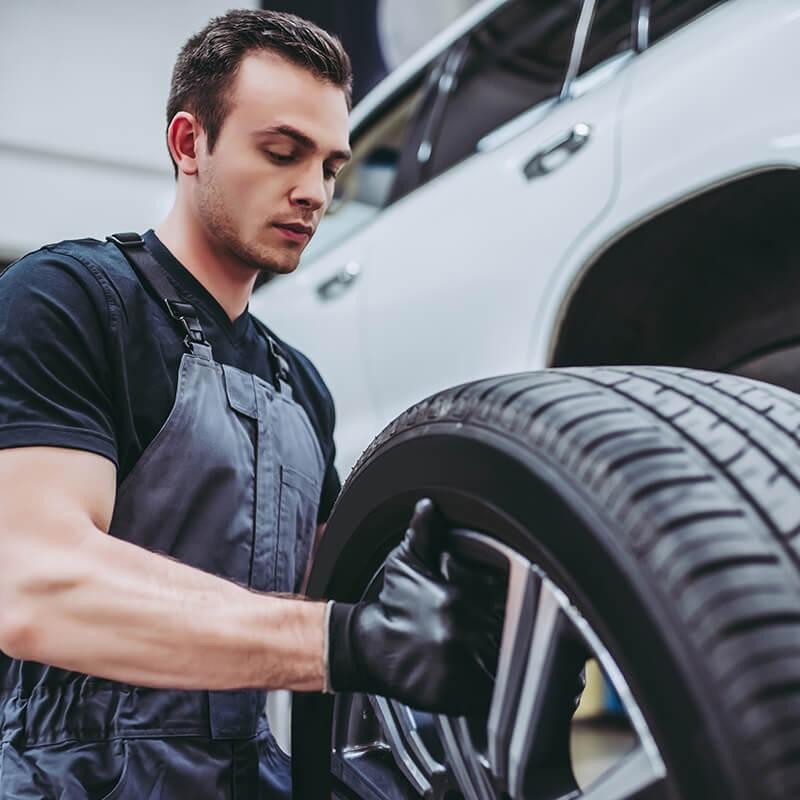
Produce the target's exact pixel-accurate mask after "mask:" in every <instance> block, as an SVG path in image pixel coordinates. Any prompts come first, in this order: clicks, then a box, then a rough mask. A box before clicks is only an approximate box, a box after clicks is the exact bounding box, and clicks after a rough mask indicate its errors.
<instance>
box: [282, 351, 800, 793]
mask: <svg viewBox="0 0 800 800" xmlns="http://www.w3.org/2000/svg"><path fill="white" fill-rule="evenodd" d="M799 437H800V397H797V396H795V395H793V394H791V393H790V392H787V391H785V390H782V389H779V388H777V387H773V386H769V385H766V384H762V383H758V382H755V381H750V380H746V379H742V378H737V377H733V376H730V375H720V374H715V373H709V372H699V371H695V370H688V369H672V368H662V367H605V368H575V369H560V370H551V371H543V372H536V373H526V374H520V375H514V376H506V377H502V378H494V379H490V380H485V381H479V382H477V383H472V384H467V385H464V386H460V387H456V388H454V389H450V390H447V391H444V392H442V393H439V394H437V395H434V396H433V397H431V398H428V399H427V400H425V401H423V402H421V403H419V404H418V405H416V406H414V407H412V408H411V409H409V410H408V411H407V412H405V413H404V414H402V415H401V416H400V417H398V418H397V419H396V420H395V421H394V422H392V423H391V424H390V425H389V426H388V427H387V428H386V430H385V431H384V432H383V433H382V434H381V435H380V436H378V437H377V438H376V440H375V441H374V442H373V443H372V445H370V447H369V448H368V449H367V451H366V452H365V453H364V455H363V456H362V458H361V459H360V461H359V462H358V464H357V465H356V467H355V468H354V470H353V472H352V473H351V475H350V477H349V478H348V480H347V483H346V485H345V488H344V490H343V492H342V495H341V496H340V498H339V501H338V502H337V505H336V508H335V511H334V514H333V516H332V518H331V520H330V522H329V525H328V530H327V533H326V536H325V538H324V541H323V543H322V546H321V549H320V552H319V554H318V557H317V559H316V563H315V567H314V570H313V573H312V576H311V581H310V586H309V593H310V594H311V595H312V596H316V597H331V598H333V599H339V600H348V601H353V600H356V599H357V598H358V597H360V596H361V594H362V592H363V591H364V588H365V586H366V585H367V583H368V581H369V579H370V577H371V576H372V575H374V573H375V571H376V570H377V569H378V568H379V566H380V564H381V563H382V561H383V559H384V558H385V555H386V553H387V552H388V550H389V549H390V548H391V547H392V546H393V545H394V544H395V543H396V542H397V541H398V539H399V536H400V534H401V532H402V530H403V528H404V526H405V522H406V521H407V519H408V517H409V514H410V511H411V508H412V506H413V503H414V501H415V500H416V499H418V498H419V497H420V496H423V495H430V496H432V497H433V498H434V499H435V500H436V502H437V503H438V504H439V505H440V506H441V508H442V509H443V511H444V512H445V514H446V516H447V517H448V519H449V520H450V521H451V522H452V523H453V524H454V525H455V526H459V527H465V528H471V529H474V530H479V531H482V532H485V533H486V534H488V535H489V536H491V537H495V538H496V539H498V540H501V541H503V542H504V543H505V544H507V545H509V546H510V547H512V548H514V549H516V550H517V551H519V552H523V553H525V554H526V556H527V557H528V558H530V559H532V560H533V559H535V560H536V562H537V563H538V564H541V565H542V567H543V569H544V570H545V571H546V572H547V574H550V575H552V576H554V578H555V580H557V582H558V584H559V585H560V586H561V587H562V588H563V589H564V591H565V592H566V593H567V595H568V596H569V598H570V600H571V601H572V602H573V603H574V605H575V606H576V607H577V608H578V609H579V610H580V612H581V613H582V614H583V615H584V616H585V618H586V619H587V620H588V621H589V622H590V623H591V625H592V626H593V627H594V630H595V631H597V632H598V634H599V635H600V636H601V637H602V639H603V642H604V644H605V645H606V647H607V648H608V650H609V651H610V652H611V654H612V655H613V657H614V659H615V660H616V663H617V664H619V666H620V668H621V669H622V670H623V672H624V674H625V675H626V677H627V679H628V682H629V685H630V688H631V690H632V691H633V694H634V696H635V697H636V700H637V702H638V703H639V704H640V706H641V709H642V711H643V713H644V715H645V718H646V720H647V724H648V726H649V727H650V730H651V731H652V734H653V736H654V738H655V740H656V742H657V744H658V747H659V749H660V751H661V754H662V757H663V759H664V762H665V764H666V765H667V768H668V772H669V775H670V780H671V783H670V788H669V791H668V796H669V797H676V798H681V800H694V798H698V800H699V799H701V798H702V800H716V799H717V798H719V799H720V800H722V798H725V800H734V799H737V800H738V799H741V800H756V799H757V800H777V798H791V797H800V572H799V571H798V566H800V450H799V449H798V443H799V442H800V438H799ZM331 713H332V702H331V699H330V698H329V697H322V696H316V695H297V696H296V697H295V707H294V721H293V752H294V763H295V764H296V765H299V767H300V769H298V770H297V771H296V772H295V782H296V783H295V787H296V788H295V793H296V796H297V797H302V798H304V799H305V798H316V797H330V796H331V795H330V783H329V771H330V742H331Z"/></svg>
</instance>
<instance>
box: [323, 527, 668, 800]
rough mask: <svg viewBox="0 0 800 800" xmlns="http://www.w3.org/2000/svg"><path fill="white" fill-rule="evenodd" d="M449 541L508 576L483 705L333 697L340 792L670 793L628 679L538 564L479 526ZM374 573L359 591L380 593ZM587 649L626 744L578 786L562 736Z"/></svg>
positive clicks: (641, 796)
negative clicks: (619, 712) (435, 711)
mask: <svg viewBox="0 0 800 800" xmlns="http://www.w3.org/2000/svg"><path fill="white" fill-rule="evenodd" d="M449 549H450V550H452V551H453V552H454V553H456V555H459V556H461V557H465V558H467V559H472V560H475V561H479V562H480V563H482V564H484V565H487V567H488V568H494V569H496V570H499V571H502V572H503V574H504V575H505V578H506V580H507V592H506V600H505V624H504V627H503V635H502V640H501V646H500V656H499V659H498V665H497V672H496V682H495V690H494V694H493V698H492V703H491V707H490V710H489V714H488V716H487V717H485V718H483V719H467V718H465V717H458V718H452V717H446V716H443V715H432V714H425V713H422V712H418V711H414V710H412V709H410V708H408V707H406V706H404V705H402V704H401V703H398V702H395V701H391V700H387V699H385V698H380V697H372V696H367V695H357V694H347V695H341V696H339V697H337V699H336V703H335V707H334V727H333V742H332V743H333V751H332V757H331V767H332V774H333V775H334V777H335V779H336V780H337V782H338V784H339V786H340V789H341V790H343V793H345V794H346V795H347V796H356V797H359V798H364V800H396V799H399V798H413V797H425V798H431V799H432V800H456V798H460V797H463V798H465V800H495V799H496V800H506V799H510V800H523V798H525V800H572V799H573V798H582V799H583V800H662V798H666V797H668V796H669V792H668V776H667V770H666V768H665V765H664V761H663V759H662V757H661V755H660V753H659V749H658V747H657V745H656V743H655V740H654V738H653V736H652V734H651V732H650V730H649V728H648V725H647V723H646V721H645V717H644V715H643V713H642V711H641V709H640V707H639V705H638V704H637V702H636V700H635V698H634V696H633V693H632V692H631V690H630V688H629V686H628V682H627V681H626V679H625V677H624V675H623V673H622V671H621V670H620V668H619V667H618V666H617V664H616V662H615V661H614V659H613V658H612V656H611V654H610V652H609V650H608V649H607V648H606V646H605V645H604V644H603V642H602V640H601V638H600V637H599V636H598V635H597V633H596V632H595V631H594V630H593V628H592V627H591V625H590V624H589V623H588V622H587V620H586V618H585V617H584V616H583V615H582V614H581V613H580V611H579V610H578V609H577V608H576V607H575V605H573V604H572V602H571V601H570V599H569V597H568V596H567V594H566V593H565V592H564V591H563V590H562V589H561V588H560V587H559V586H558V585H557V584H556V583H555V582H554V581H553V580H552V579H551V578H550V577H549V576H548V575H547V574H546V573H545V571H544V570H543V569H542V568H541V567H540V566H538V565H537V564H534V563H532V562H531V561H529V560H528V559H526V558H525V557H524V556H522V555H520V554H519V553H517V552H516V551H514V550H512V549H511V548H509V547H507V546H506V545H504V544H502V543H500V542H497V541H495V540H494V539H492V538H490V537H488V536H485V535H483V534H481V533H478V532H475V531H471V530H465V529H458V530H454V531H453V532H452V538H451V542H450V546H449ZM446 568H447V565H446V562H445V564H444V569H445V571H446ZM381 574H382V573H381V572H380V571H379V572H378V573H377V574H376V575H375V576H374V577H373V579H372V581H371V582H370V584H369V586H368V587H367V590H366V591H365V593H364V596H365V597H370V596H374V595H375V594H377V591H378V589H379V586H380V577H381ZM587 658H594V659H595V660H596V661H597V663H598V664H599V666H600V668H601V669H602V672H603V673H604V675H605V677H606V680H607V681H608V683H609V684H610V685H611V686H612V687H613V689H614V690H615V691H616V693H617V695H618V697H619V699H620V702H621V705H622V708H623V711H624V713H625V716H626V718H627V720H628V723H629V725H630V729H631V732H632V734H633V736H634V739H635V746H634V747H633V748H632V749H631V750H630V751H628V752H626V753H625V754H624V755H622V757H621V758H619V759H617V761H616V762H615V763H614V764H612V765H611V766H610V767H609V768H607V769H605V770H604V771H603V772H602V774H601V775H599V776H597V777H596V778H594V779H593V780H590V781H588V782H586V783H583V782H582V783H581V784H579V782H578V781H577V780H576V778H575V774H574V773H575V769H574V766H575V765H574V764H573V761H572V757H571V755H570V746H569V738H570V729H571V725H572V716H573V712H574V709H575V690H576V676H577V675H578V674H579V673H580V670H581V667H582V665H583V664H584V663H585V661H586V659H587Z"/></svg>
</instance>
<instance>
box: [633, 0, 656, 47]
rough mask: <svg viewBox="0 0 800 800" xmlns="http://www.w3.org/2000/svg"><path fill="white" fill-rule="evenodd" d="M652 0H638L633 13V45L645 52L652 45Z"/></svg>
mask: <svg viewBox="0 0 800 800" xmlns="http://www.w3.org/2000/svg"><path fill="white" fill-rule="evenodd" d="M651 4H652V0H637V2H636V9H635V11H634V14H633V46H634V50H635V51H636V52H637V53H643V52H644V51H645V50H647V48H648V47H649V45H650V8H651Z"/></svg>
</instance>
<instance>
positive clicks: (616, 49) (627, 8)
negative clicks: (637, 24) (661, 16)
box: [578, 0, 636, 75]
mask: <svg viewBox="0 0 800 800" xmlns="http://www.w3.org/2000/svg"><path fill="white" fill-rule="evenodd" d="M635 5H636V3H635V0H599V2H598V3H597V4H596V6H595V10H594V16H593V18H592V26H591V28H590V29H589V35H588V37H587V39H586V46H585V47H584V51H583V55H582V57H581V66H580V70H579V72H578V74H579V75H583V74H584V73H586V72H589V71H590V70H593V69H594V68H595V67H597V66H598V65H600V64H602V63H603V62H604V61H608V60H609V59H610V58H614V56H617V55H619V54H620V53H624V52H627V51H629V50H633V48H634V41H633V35H634V29H633V15H634V6H635Z"/></svg>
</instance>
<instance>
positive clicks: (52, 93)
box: [0, 0, 475, 264]
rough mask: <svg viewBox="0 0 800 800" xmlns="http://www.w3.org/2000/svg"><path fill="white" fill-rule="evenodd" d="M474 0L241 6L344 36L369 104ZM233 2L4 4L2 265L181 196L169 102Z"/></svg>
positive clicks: (139, 221)
mask: <svg viewBox="0 0 800 800" xmlns="http://www.w3.org/2000/svg"><path fill="white" fill-rule="evenodd" d="M474 2H475V0H336V2H330V0H284V2H277V3H272V2H266V3H262V4H259V3H256V2H242V3H240V4H239V5H240V6H241V7H250V8H257V7H259V5H261V6H263V7H266V8H273V9H276V10H284V11H293V12H295V13H298V14H301V15H303V16H306V17H309V18H311V19H313V20H315V21H316V22H318V23H319V24H321V25H323V26H324V27H326V28H328V29H329V30H332V31H334V32H336V33H337V34H339V36H340V37H341V38H342V40H343V41H344V42H345V44H346V46H347V47H348V50H349V51H350V52H351V54H352V57H353V61H354V65H355V85H354V96H355V99H356V100H358V99H359V98H360V97H362V96H363V95H364V94H365V92H366V91H367V90H368V89H369V88H371V87H372V86H373V85H374V84H375V83H376V82H377V81H378V80H379V79H380V78H382V77H383V76H384V75H385V74H386V72H387V71H388V70H391V69H392V68H393V67H395V66H396V65H397V64H399V63H400V62H401V61H403V60H404V59H405V58H407V57H408V56H409V55H410V54H411V53H413V52H414V51H415V50H417V49H418V48H419V47H420V46H421V45H422V44H424V43H425V42H426V41H428V40H429V39H430V38H431V37H432V36H434V35H435V34H436V33H438V32H439V31H440V30H441V29H442V28H444V27H445V26H446V25H447V24H448V23H449V22H452V21H453V20H454V19H455V18H456V17H457V16H458V15H459V14H461V13H462V12H463V11H465V10H466V9H467V8H469V7H470V6H471V5H473V4H474ZM230 6H231V3H229V2H222V1H221V0H191V1H190V0H175V1H174V2H169V3H161V2H157V0H142V2H139V3H135V4H134V3H122V2H116V3H115V2H106V0H64V1H61V0H3V2H2V3H0V39H1V40H2V46H0V108H2V114H0V186H1V187H2V190H3V191H2V192H1V193H0V264H1V263H8V262H9V261H11V260H13V259H14V258H16V257H18V256H20V255H21V254H23V253H25V252H27V251H29V250H31V249H33V248H36V247H39V246H40V245H41V244H42V243H43V242H52V241H58V240H60V239H64V238H76V237H81V236H101V237H103V236H105V235H106V234H107V233H108V232H109V231H113V230H120V229H121V228H125V229H131V230H133V229H142V230H143V229H145V228H147V227H149V226H150V225H152V224H153V221H154V220H157V219H159V218H161V217H162V216H163V214H164V213H165V212H166V211H167V209H168V208H169V207H170V205H171V202H172V191H173V178H172V169H171V167H170V162H169V158H168V156H167V152H166V146H165V144H164V139H163V131H164V119H163V108H164V106H165V104H166V98H167V91H168V84H169V75H170V73H171V71H172V66H173V63H174V60H175V56H176V54H177V52H178V49H179V48H180V46H181V45H182V44H183V42H184V41H185V39H186V38H187V36H188V35H189V33H190V32H193V31H195V30H199V29H200V28H201V27H202V26H203V25H204V24H205V23H206V22H207V21H208V19H209V18H210V17H212V16H215V15H217V14H221V13H224V12H225V11H226V10H227V9H228V8H230Z"/></svg>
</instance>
